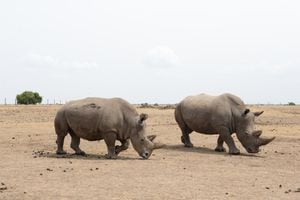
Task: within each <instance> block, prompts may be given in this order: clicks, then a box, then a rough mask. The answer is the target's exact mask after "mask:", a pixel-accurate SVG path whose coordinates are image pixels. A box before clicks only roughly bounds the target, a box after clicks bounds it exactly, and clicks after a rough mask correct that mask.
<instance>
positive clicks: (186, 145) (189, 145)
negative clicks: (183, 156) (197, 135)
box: [184, 143, 194, 148]
mask: <svg viewBox="0 0 300 200" xmlns="http://www.w3.org/2000/svg"><path fill="white" fill-rule="evenodd" d="M184 147H187V148H192V147H194V145H193V144H192V143H186V144H184Z"/></svg>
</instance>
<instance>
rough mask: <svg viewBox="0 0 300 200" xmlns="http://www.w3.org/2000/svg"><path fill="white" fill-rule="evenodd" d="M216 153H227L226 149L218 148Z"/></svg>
mask: <svg viewBox="0 0 300 200" xmlns="http://www.w3.org/2000/svg"><path fill="white" fill-rule="evenodd" d="M215 151H217V152H226V149H225V148H224V147H216V148H215Z"/></svg>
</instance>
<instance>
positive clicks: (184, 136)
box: [181, 133, 194, 147]
mask: <svg viewBox="0 0 300 200" xmlns="http://www.w3.org/2000/svg"><path fill="white" fill-rule="evenodd" d="M181 142H182V143H183V144H184V146H185V147H193V146H194V145H193V143H192V142H191V139H190V136H189V133H182V136H181Z"/></svg>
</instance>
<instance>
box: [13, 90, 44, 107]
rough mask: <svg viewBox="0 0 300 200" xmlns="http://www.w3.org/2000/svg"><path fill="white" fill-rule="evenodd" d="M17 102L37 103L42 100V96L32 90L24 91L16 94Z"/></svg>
mask: <svg viewBox="0 0 300 200" xmlns="http://www.w3.org/2000/svg"><path fill="white" fill-rule="evenodd" d="M16 99H17V104H25V105H28V104H37V103H41V102H42V99H43V98H42V97H41V96H40V95H39V93H37V92H32V91H25V92H23V93H21V94H18V95H17V97H16Z"/></svg>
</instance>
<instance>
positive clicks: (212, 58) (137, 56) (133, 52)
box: [0, 0, 300, 104]
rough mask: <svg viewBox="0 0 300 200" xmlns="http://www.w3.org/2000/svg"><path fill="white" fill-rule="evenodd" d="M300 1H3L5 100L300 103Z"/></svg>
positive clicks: (0, 86)
mask: <svg viewBox="0 0 300 200" xmlns="http://www.w3.org/2000/svg"><path fill="white" fill-rule="evenodd" d="M299 10H300V1H299V0H295V1H288V0H283V1H278V0H258V1H256V0H251V1H240V0H236V1H232V0H226V1H224V0H210V1H199V0H197V1H188V0H186V1H175V0H158V1H154V0H151V1H141V0H136V1H130V0H126V1H96V0H95V1H83V0H82V1H76V0H69V1H66V0H57V1H55V0H43V1H39V0H36V1H30V0H26V1H23V0H20V1H13V0H11V1H1V2H0V95H1V96H0V104H2V103H3V102H4V98H7V102H8V103H13V102H14V99H15V96H16V94H18V93H21V92H23V91H24V90H33V91H37V92H39V93H40V94H41V95H42V96H43V98H44V103H45V102H46V101H47V99H49V101H50V102H53V100H54V99H56V101H59V100H61V101H63V102H64V101H66V100H72V99H79V98H84V97H88V96H97V97H122V98H124V99H127V100H128V101H130V102H131V103H143V102H148V103H177V102H178V101H180V100H181V99H183V98H184V97H185V96H188V95H194V94H199V93H208V94H213V95H216V94H221V93H224V92H230V93H233V94H236V95H238V96H240V97H241V98H242V99H243V100H244V101H245V102H246V103H287V102H291V101H292V102H295V103H300V87H299V86H300V78H299V76H300V11H299Z"/></svg>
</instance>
